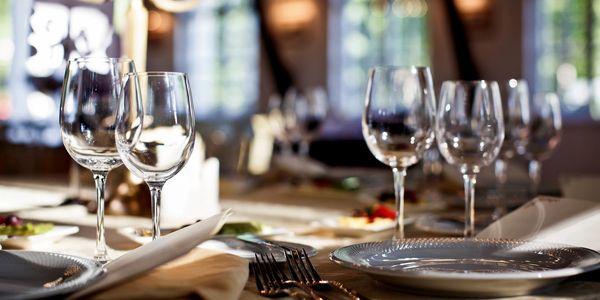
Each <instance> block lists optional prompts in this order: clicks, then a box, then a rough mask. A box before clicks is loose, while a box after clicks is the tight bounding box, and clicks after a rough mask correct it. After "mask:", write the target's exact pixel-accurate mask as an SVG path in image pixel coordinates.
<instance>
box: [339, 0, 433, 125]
mask: <svg viewBox="0 0 600 300" xmlns="http://www.w3.org/2000/svg"><path fill="white" fill-rule="evenodd" d="M428 9H429V7H428V5H427V1H425V0H376V1H369V0H331V1H330V14H329V55H328V57H329V74H328V84H329V93H330V99H331V105H332V107H335V108H336V111H335V112H334V113H335V115H336V117H338V118H343V119H356V118H358V117H360V115H361V114H362V109H363V102H364V94H365V87H366V83H367V75H368V69H369V67H371V66H372V65H382V64H385V65H397V66H403V65H406V66H409V65H424V66H427V65H429V64H430V52H429V39H428V29H427V13H428Z"/></svg>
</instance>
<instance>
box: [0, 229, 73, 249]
mask: <svg viewBox="0 0 600 300" xmlns="http://www.w3.org/2000/svg"><path fill="white" fill-rule="evenodd" d="M77 232H79V227H77V226H61V225H54V227H53V228H52V229H51V230H49V231H47V232H44V233H42V234H36V235H28V236H10V237H6V236H0V244H2V246H4V247H7V248H17V249H29V248H44V247H46V246H48V245H49V244H51V243H54V242H55V241H57V240H58V239H61V238H63V237H65V236H68V235H71V234H75V233H77Z"/></svg>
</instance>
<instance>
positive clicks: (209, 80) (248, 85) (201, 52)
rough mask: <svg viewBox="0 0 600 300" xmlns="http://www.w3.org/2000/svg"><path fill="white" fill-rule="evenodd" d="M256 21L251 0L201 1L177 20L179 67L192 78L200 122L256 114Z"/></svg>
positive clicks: (257, 86) (257, 80)
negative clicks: (254, 112)
mask: <svg viewBox="0 0 600 300" xmlns="http://www.w3.org/2000/svg"><path fill="white" fill-rule="evenodd" d="M259 45H260V43H259V28H258V16H257V14H256V11H255V10H254V6H253V1H251V0H225V1H223V0H203V1H200V4H199V5H198V7H196V8H195V9H194V10H193V11H191V12H187V13H184V14H180V15H178V23H177V27H176V33H175V65H176V68H177V69H178V70H180V71H182V72H187V73H188V74H189V79H190V83H191V87H192V93H193V95H194V98H195V99H196V101H195V103H196V106H195V112H196V115H197V117H198V118H199V119H203V120H207V119H208V120H211V119H235V118H239V117H243V116H247V115H249V114H250V113H253V110H254V109H255V107H256V105H255V104H256V102H257V99H258V93H259V90H258V89H259V55H260V51H259V50H260V48H259V47H260V46H259Z"/></svg>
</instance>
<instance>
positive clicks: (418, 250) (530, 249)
mask: <svg viewBox="0 0 600 300" xmlns="http://www.w3.org/2000/svg"><path fill="white" fill-rule="evenodd" d="M330 259H331V260H332V261H334V262H336V263H339V264H341V265H343V266H345V267H349V268H352V269H356V270H359V271H362V272H365V273H367V274H369V275H371V276H372V277H373V278H375V279H376V280H379V281H381V282H383V283H386V284H389V285H393V286H395V287H397V288H400V289H405V290H407V291H412V292H417V293H425V294H437V295H447V296H454V297H456V296H460V297H490V296H493V297H496V296H516V295H524V294H528V293H530V292H532V291H533V290H536V289H539V288H541V287H544V286H547V285H549V284H553V283H556V282H558V281H560V280H563V279H565V278H567V277H569V276H573V275H577V274H581V273H584V272H587V271H591V270H595V269H598V268H600V254H599V253H598V252H595V251H593V250H590V249H587V248H580V247H573V246H566V245H559V244H548V243H540V242H530V241H521V240H492V239H464V238H426V239H405V240H402V241H398V242H395V241H391V240H388V241H381V242H372V243H363V244H356V245H351V246H346V247H342V248H339V249H337V250H335V251H333V252H332V253H331V255H330Z"/></svg>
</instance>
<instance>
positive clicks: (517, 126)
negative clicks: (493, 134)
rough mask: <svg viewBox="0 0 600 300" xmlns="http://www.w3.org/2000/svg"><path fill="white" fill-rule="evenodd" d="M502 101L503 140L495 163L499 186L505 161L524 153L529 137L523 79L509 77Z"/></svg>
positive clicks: (504, 170)
mask: <svg viewBox="0 0 600 300" xmlns="http://www.w3.org/2000/svg"><path fill="white" fill-rule="evenodd" d="M504 99H505V100H504V101H502V104H503V106H502V111H503V115H504V142H503V143H502V148H501V149H500V154H499V156H498V159H497V160H496V163H495V174H496V179H497V181H498V184H499V186H500V187H503V186H504V184H505V183H506V180H507V177H506V171H507V170H506V161H507V160H509V159H511V158H513V157H514V156H515V155H516V154H521V155H522V154H524V153H525V146H526V145H527V141H528V138H529V116H530V114H529V88H528V85H527V82H526V81H525V80H523V79H521V80H517V79H510V80H509V81H508V82H507V84H506V95H505V97H504Z"/></svg>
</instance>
